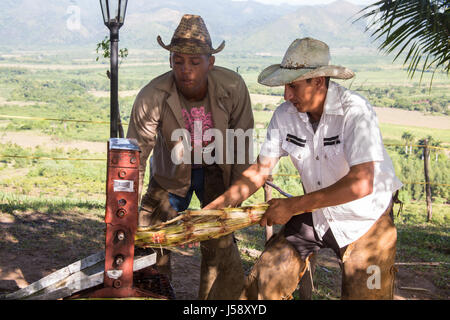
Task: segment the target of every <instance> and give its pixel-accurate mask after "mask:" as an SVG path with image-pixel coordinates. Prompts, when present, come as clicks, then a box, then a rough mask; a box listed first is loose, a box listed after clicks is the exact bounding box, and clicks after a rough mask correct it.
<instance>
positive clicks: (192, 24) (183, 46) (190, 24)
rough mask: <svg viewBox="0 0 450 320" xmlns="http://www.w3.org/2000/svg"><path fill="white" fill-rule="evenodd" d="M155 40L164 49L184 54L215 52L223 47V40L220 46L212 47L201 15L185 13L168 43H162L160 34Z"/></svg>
mask: <svg viewBox="0 0 450 320" xmlns="http://www.w3.org/2000/svg"><path fill="white" fill-rule="evenodd" d="M156 40H157V41H158V43H159V45H160V46H161V47H163V48H164V49H166V50H169V51H171V52H178V53H185V54H215V53H218V52H220V51H222V50H223V48H224V47H225V41H222V43H221V44H220V46H219V47H218V48H217V49H214V48H213V47H212V42H211V37H210V35H209V32H208V29H207V28H206V24H205V22H204V21H203V19H202V17H200V16H197V15H192V14H185V15H184V16H183V17H182V18H181V21H180V24H179V25H178V27H177V29H176V30H175V32H174V34H173V37H172V40H171V41H170V44H169V45H166V44H164V42H163V41H162V39H161V37H160V36H158V37H157V38H156Z"/></svg>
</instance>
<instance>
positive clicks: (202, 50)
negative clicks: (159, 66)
mask: <svg viewBox="0 0 450 320" xmlns="http://www.w3.org/2000/svg"><path fill="white" fill-rule="evenodd" d="M156 41H157V42H158V44H159V45H160V46H161V47H163V48H164V49H166V50H168V51H171V52H178V53H186V54H216V53H219V52H220V51H222V50H223V48H224V47H225V41H222V43H221V44H220V45H219V46H218V47H217V48H216V49H214V48H211V47H209V46H207V45H206V44H203V43H195V42H194V41H192V42H189V41H186V42H185V43H184V44H179V45H172V44H169V45H166V44H165V43H164V42H163V41H162V39H161V36H158V37H157V38H156Z"/></svg>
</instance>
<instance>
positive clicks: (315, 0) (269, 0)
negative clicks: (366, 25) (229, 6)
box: [233, 0, 376, 5]
mask: <svg viewBox="0 0 450 320" xmlns="http://www.w3.org/2000/svg"><path fill="white" fill-rule="evenodd" d="M233 1H247V0H233ZM253 1H256V2H261V3H266V4H282V3H288V4H295V5H316V4H327V3H330V2H334V1H336V0H253ZM345 1H348V2H351V3H354V4H359V5H367V4H370V3H374V2H376V0H345Z"/></svg>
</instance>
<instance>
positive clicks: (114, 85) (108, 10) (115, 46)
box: [100, 0, 128, 138]
mask: <svg viewBox="0 0 450 320" xmlns="http://www.w3.org/2000/svg"><path fill="white" fill-rule="evenodd" d="M127 3H128V0H100V7H101V8H102V14H103V21H104V22H105V25H106V26H107V27H108V29H109V31H110V37H109V40H110V44H111V50H110V52H111V56H110V59H111V74H110V80H111V95H110V98H111V106H110V108H111V124H110V135H111V138H117V133H118V128H119V117H120V115H119V92H118V91H119V63H118V60H119V58H118V55H119V29H120V27H122V25H123V23H124V21H125V13H126V11H127ZM121 135H123V132H122V131H121ZM121 138H123V136H121Z"/></svg>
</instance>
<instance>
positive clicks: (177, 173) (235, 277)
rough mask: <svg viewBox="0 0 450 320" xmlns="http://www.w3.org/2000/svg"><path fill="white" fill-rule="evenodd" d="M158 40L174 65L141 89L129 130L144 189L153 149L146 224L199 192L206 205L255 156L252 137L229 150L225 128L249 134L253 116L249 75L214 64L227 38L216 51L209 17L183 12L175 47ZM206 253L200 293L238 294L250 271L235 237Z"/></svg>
mask: <svg viewBox="0 0 450 320" xmlns="http://www.w3.org/2000/svg"><path fill="white" fill-rule="evenodd" d="M157 40H158V43H159V44H160V45H161V46H162V47H163V48H165V49H167V50H169V51H170V66H171V69H172V70H171V71H169V72H167V73H165V74H163V75H160V76H158V77H156V78H155V79H153V80H152V81H150V83H149V84H147V85H146V86H145V87H144V88H143V89H142V90H141V91H140V92H139V94H138V95H137V97H136V100H135V103H134V105H133V109H132V112H131V119H130V125H129V128H128V133H127V138H134V139H136V140H137V142H138V144H139V147H140V149H141V158H140V163H141V167H140V186H139V194H140V195H141V194H142V191H143V190H142V186H143V180H144V175H145V169H146V165H147V161H148V157H149V156H150V153H151V152H152V151H153V155H152V158H151V170H150V172H151V174H150V182H149V186H148V189H147V190H146V192H145V194H144V195H143V197H142V200H141V207H140V212H139V226H140V227H142V226H148V225H153V224H156V223H159V222H162V221H166V220H169V219H171V218H173V217H175V216H176V215H177V214H178V212H181V211H184V210H186V209H187V208H188V206H189V203H190V200H191V197H192V195H193V193H194V192H195V193H196V195H197V197H198V199H199V200H200V202H201V205H202V207H203V206H205V205H207V204H208V203H209V202H211V201H212V200H213V199H215V198H216V197H217V196H219V195H220V194H222V193H223V192H224V191H225V190H226V189H227V188H228V186H230V184H231V183H232V182H233V181H234V180H236V179H237V178H238V177H239V176H240V174H241V172H242V171H244V170H245V169H246V168H247V167H248V166H249V164H250V161H251V160H253V159H250V156H249V150H250V144H251V141H250V140H251V136H250V139H247V140H245V142H244V143H245V147H244V148H242V145H241V147H240V148H237V147H236V146H235V147H233V148H230V143H231V144H233V145H234V144H235V143H236V142H235V138H234V137H233V139H231V138H230V139H227V137H229V135H227V134H228V132H227V130H228V131H229V130H230V129H231V130H242V131H243V132H250V131H248V130H249V129H252V128H253V123H254V121H253V114H252V110H251V103H250V96H249V93H248V89H247V87H246V85H245V83H244V81H243V79H242V78H241V77H240V76H239V74H237V73H235V72H233V71H231V70H228V69H225V68H222V67H217V66H214V62H215V57H214V56H213V54H215V53H218V52H220V51H221V50H222V49H223V47H224V42H222V44H221V45H220V46H219V48H217V49H213V48H212V44H211V39H210V35H209V33H208V30H207V28H206V25H205V24H204V22H203V19H202V18H201V17H199V16H195V15H184V16H183V18H182V19H181V22H180V24H179V26H178V28H177V29H176V30H175V33H174V35H173V37H172V40H171V43H170V44H169V45H165V44H164V43H163V42H162V40H161V38H160V37H159V36H158V39H157ZM211 132H212V133H213V134H211ZM205 133H206V134H205ZM244 139H245V138H244ZM230 150H232V151H231V152H232V153H231V154H230ZM239 152H240V153H243V155H244V156H245V159H244V161H237V158H238V157H239V156H242V154H239V155H238V153H239ZM225 158H226V159H225ZM211 159H213V160H214V161H211ZM201 252H202V262H201V275H200V288H199V296H198V297H199V299H236V298H238V296H239V293H240V292H241V290H242V287H243V281H244V272H243V268H242V263H241V260H240V256H239V251H238V249H237V246H236V243H235V241H234V237H233V235H232V234H231V235H228V236H225V237H222V238H220V239H214V240H209V241H204V242H202V243H201ZM158 255H159V256H158V261H157V268H158V270H159V272H161V273H165V274H167V275H168V276H169V277H170V276H171V273H170V253H169V251H167V250H164V251H163V254H161V251H160V250H158Z"/></svg>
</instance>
